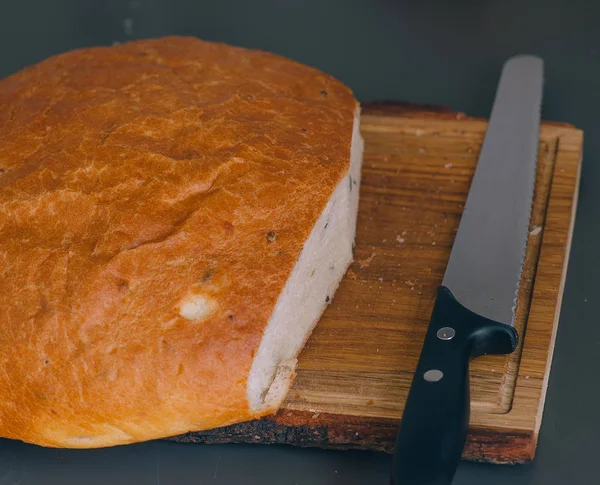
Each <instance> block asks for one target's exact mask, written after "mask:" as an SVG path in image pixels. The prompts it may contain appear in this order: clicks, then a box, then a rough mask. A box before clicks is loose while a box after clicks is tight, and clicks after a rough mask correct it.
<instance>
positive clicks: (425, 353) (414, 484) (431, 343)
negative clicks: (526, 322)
mask: <svg viewBox="0 0 600 485" xmlns="http://www.w3.org/2000/svg"><path fill="white" fill-rule="evenodd" d="M516 346H517V332H516V331H515V329H514V328H513V327H510V326H508V325H504V324H502V323H498V322H496V321H494V320H489V319H487V318H484V317H481V316H479V315H477V314H475V313H473V312H472V311H470V310H468V309H467V308H465V307H464V306H463V305H461V304H460V303H459V302H458V301H457V300H456V299H455V298H454V296H453V295H452V293H451V292H450V290H449V289H448V288H446V287H443V286H442V287H441V288H440V289H439V290H438V294H437V298H436V301H435V306H434V309H433V314H432V316H431V321H430V323H429V329H428V330H427V335H426V336H425V342H424V344H423V349H422V351H421V356H420V358H419V363H418V365H417V370H416V372H415V375H414V377H413V381H412V384H411V388H410V391H409V394H408V398H407V400H406V406H405V408H404V414H403V416H402V421H401V423H400V429H399V431H398V437H397V439H396V447H395V455H394V460H393V468H392V481H391V483H392V484H393V485H447V484H449V483H451V482H452V479H453V477H454V473H455V472H456V468H457V466H458V463H459V461H460V457H461V455H462V452H463V449H464V445H465V440H466V437H467V431H468V428H469V415H470V410H469V408H470V399H469V398H470V393H469V361H470V360H471V359H474V358H476V357H479V356H481V355H484V354H509V353H511V352H512V351H513V350H514V349H515V348H516ZM441 374H443V375H441Z"/></svg>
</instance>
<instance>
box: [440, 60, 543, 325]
mask: <svg viewBox="0 0 600 485" xmlns="http://www.w3.org/2000/svg"><path fill="white" fill-rule="evenodd" d="M542 85H543V62H542V60H541V59H539V58H537V57H532V56H519V57H514V58H512V59H509V60H508V61H507V62H506V64H505V65H504V68H503V70H502V75H501V78H500V82H499V85H498V91H497V92H496V99H495V101H494V106H493V108H492V114H491V117H490V122H489V125H488V129H487V133H486V135H485V139H484V142H483V146H482V149H481V154H480V155H479V160H478V162H477V168H476V170H475V174H474V176H473V180H472V182H471V188H470V190H469V195H468V197H467V202H466V204H465V208H464V212H463V215H462V218H461V221H460V225H459V228H458V233H457V234H456V239H455V241H454V246H453V247H452V252H451V255H450V260H449V262H448V267H447V268H446V274H445V276H444V281H443V284H444V286H446V287H448V288H449V289H450V291H451V292H452V293H453V294H454V296H455V297H456V298H457V300H458V301H459V302H460V303H462V304H463V305H464V306H465V307H467V308H468V309H469V310H471V311H473V312H475V313H477V314H479V315H481V316H484V317H487V318H491V319H492V320H496V321H498V322H501V323H506V324H510V325H512V324H513V320H514V311H515V306H516V301H517V292H518V288H519V283H520V280H521V271H522V267H523V260H524V258H525V250H526V246H527V237H528V233H529V221H530V215H531V204H532V200H533V191H534V185H535V173H536V165H537V148H538V140H539V125H540V106H541V102H542Z"/></svg>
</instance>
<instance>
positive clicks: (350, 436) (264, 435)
mask: <svg viewBox="0 0 600 485" xmlns="http://www.w3.org/2000/svg"><path fill="white" fill-rule="evenodd" d="M307 423H310V424H307ZM397 429H398V421H396V420H393V419H385V420H382V419H376V418H364V417H353V416H342V415H332V414H325V413H307V412H298V411H294V412H290V411H280V412H279V413H278V414H277V415H275V416H271V417H268V418H264V419H261V420H258V421H250V422H246V423H239V424H234V425H232V426H228V427H226V428H217V429H213V430H209V431H204V432H200V433H188V434H185V435H181V436H176V437H174V438H171V439H172V440H173V441H177V442H180V443H201V444H225V443H246V444H248V443H252V444H279V445H293V446H298V447H302V448H310V447H315V448H325V449H336V450H348V449H363V450H364V449H365V448H368V449H369V450H373V451H383V452H386V453H392V452H393V451H394V441H395V439H396V432H397ZM534 453H535V436H534V434H533V433H532V432H527V431H522V430H503V431H502V433H499V432H495V431H490V430H488V429H484V428H479V427H475V428H471V429H470V430H469V438H468V439H467V445H466V447H465V450H464V453H463V459H465V460H469V461H478V462H486V463H497V464H516V463H525V462H527V461H529V460H531V459H532V458H533V455H534Z"/></svg>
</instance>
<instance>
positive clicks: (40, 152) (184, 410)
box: [0, 37, 356, 447]
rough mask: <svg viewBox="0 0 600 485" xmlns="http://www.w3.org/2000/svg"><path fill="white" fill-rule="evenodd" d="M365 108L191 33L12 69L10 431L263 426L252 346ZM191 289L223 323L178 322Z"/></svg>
mask: <svg viewBox="0 0 600 485" xmlns="http://www.w3.org/2000/svg"><path fill="white" fill-rule="evenodd" d="M355 109H356V101H355V99H354V97H353V95H352V93H351V92H350V90H349V89H348V88H346V87H345V86H344V85H342V84H341V83H340V82H338V81H336V80H335V79H333V78H331V77H330V76H327V75H325V74H323V73H321V72H319V71H317V70H315V69H312V68H309V67H306V66H303V65H301V64H298V63H295V62H292V61H290V60H287V59H284V58H281V57H278V56H275V55H272V54H267V53H264V52H258V51H251V50H245V49H239V48H233V47H230V46H226V45H223V44H213V43H208V42H203V41H200V40H197V39H193V38H179V37H170V38H164V39H156V40H144V41H137V42H132V43H129V44H124V45H122V46H118V47H112V48H93V49H84V50H79V51H74V52H70V53H66V54H63V55H60V56H56V57H53V58H50V59H48V60H46V61H44V62H41V63H40V64H37V65H35V66H32V67H29V68H27V69H25V70H23V71H21V72H19V73H17V74H15V75H13V76H10V77H8V78H6V79H4V80H2V81H0V170H1V173H0V307H1V308H2V312H0V369H1V370H2V372H0V389H2V393H1V395H0V435H1V436H4V437H9V438H17V439H21V440H24V441H28V442H33V443H38V444H42V445H47V446H71V447H89V446H106V445H114V444H118V443H127V442H134V441H141V440H146V439H153V438H158V437H164V436H169V435H175V434H179V433H182V432H186V431H189V430H200V429H207V428H212V427H216V426H223V425H226V424H229V423H233V422H238V421H241V420H245V419H249V418H251V417H252V416H251V415H250V413H249V411H248V403H247V397H246V378H247V375H248V371H249V369H250V366H251V363H252V357H253V354H254V352H255V349H256V348H257V345H258V343H259V341H260V338H261V335H262V330H263V328H264V326H265V324H266V322H267V319H268V318H269V315H270V314H271V311H272V309H273V306H274V304H275V302H276V300H277V298H278V296H279V293H280V292H281V290H282V288H283V286H284V284H285V281H286V280H287V278H288V276H289V274H290V272H291V270H292V268H293V266H294V264H295V262H296V259H297V257H298V255H299V252H300V250H301V247H302V244H303V242H304V241H305V239H306V238H307V237H308V234H309V232H310V230H311V228H312V226H313V224H314V223H315V221H316V219H317V218H318V216H319V213H320V212H321V210H322V209H323V207H324V205H325V204H326V202H327V199H328V198H329V197H330V196H331V193H332V192H333V189H334V188H335V186H336V184H337V183H338V181H339V180H340V179H341V177H342V176H343V175H344V174H345V173H346V172H347V170H348V166H349V159H350V141H351V136H352V123H353V117H354V111H355ZM270 233H273V234H274V235H275V237H273V234H270ZM193 295H200V296H201V297H202V298H204V299H205V300H206V299H207V300H206V301H208V302H209V303H210V305H209V307H210V308H209V311H208V314H209V316H208V317H207V318H204V319H200V320H197V321H194V320H189V319H187V318H184V317H182V316H181V315H180V309H181V306H182V303H184V302H185V301H188V300H189V298H190V297H191V296H193ZM186 299H188V300H186Z"/></svg>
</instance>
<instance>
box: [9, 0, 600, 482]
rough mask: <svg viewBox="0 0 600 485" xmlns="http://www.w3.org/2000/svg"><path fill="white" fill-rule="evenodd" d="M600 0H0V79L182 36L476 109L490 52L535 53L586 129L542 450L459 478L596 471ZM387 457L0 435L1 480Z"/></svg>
mask: <svg viewBox="0 0 600 485" xmlns="http://www.w3.org/2000/svg"><path fill="white" fill-rule="evenodd" d="M524 4H527V6H524ZM536 4H537V5H536ZM599 12H600V4H599V3H597V2H594V1H593V0H590V1H588V2H586V1H581V0H570V1H566V0H545V1H544V2H538V1H529V2H523V1H521V0H493V1H490V0H460V1H459V0H456V1H454V2H443V1H433V0H421V1H412V2H409V1H400V0H361V1H356V0H316V1H315V0H310V1H308V0H307V1H304V2H302V1H300V0H279V1H273V2H268V1H263V0H254V1H247V0H221V1H214V2H203V1H201V0H133V1H121V0H106V1H102V0H54V1H48V0H0V76H4V75H7V74H9V73H11V72H14V71H17V70H18V69H20V68H22V67H24V66H25V65H28V64H31V63H34V62H36V61H39V60H41V59H43V58H45V57H47V56H49V55H51V54H55V53H59V52H62V51H65V50H68V49H72V48H75V47H82V46H91V45H110V44H111V43H113V42H114V41H121V42H122V41H125V40H128V39H133V38H143V37H156V36H162V35H167V34H187V35H195V36H198V37H201V38H204V39H207V40H218V41H224V42H228V43H231V44H236V45H243V46H247V47H256V48H262V49H266V50H270V51H273V52H276V53H279V54H283V55H286V56H289V57H291V58H294V59H296V60H298V61H301V62H305V63H307V64H311V65H314V66H316V67H319V68H321V69H323V70H325V71H327V72H329V73H331V74H333V75H335V76H336V77H338V78H339V79H341V80H342V81H344V82H345V83H347V84H348V85H350V86H351V87H352V88H353V89H354V91H355V93H356V95H357V97H358V99H359V100H360V101H362V102H368V101H372V100H382V99H387V100H404V101H411V102H416V103H432V104H439V105H445V106H448V107H450V108H453V109H455V110H461V111H465V112H467V113H468V114H471V115H476V116H487V115H488V113H489V109H490V106H491V103H492V100H493V96H494V91H495V88H496V82H497V78H498V75H499V71H500V68H501V65H502V62H503V61H504V60H505V59H506V58H507V57H508V56H510V55H513V54H519V53H532V54H537V55H540V56H542V57H543V58H544V59H545V61H546V86H545V93H544V107H543V116H544V118H545V119H552V120H558V121H567V122H571V123H573V124H575V125H576V126H578V127H579V128H582V129H584V130H585V131H586V142H585V152H584V165H583V178H582V183H581V194H580V203H579V210H578V214H577V224H576V229H575V238H574V241H573V247H572V251H571V261H570V265H569V272H568V277H567V285H566V290H565V294H564V303H563V310H562V315H561V319H560V327H559V332H558V339H557V344H556V351H555V355H554V363H553V366H552V373H551V376H550V385H549V391H548V398H547V402H546V410H545V414H544V421H543V425H542V430H541V434H540V442H539V447H538V453H537V456H536V459H535V460H534V462H533V463H531V464H528V465H518V466H491V465H478V464H472V463H463V464H461V466H460V468H459V470H458V473H457V476H456V479H455V483H456V484H459V485H460V484H465V485H467V484H470V485H475V484H477V485H480V484H482V483H486V485H494V484H503V485H506V484H507V483H510V484H511V485H521V484H534V485H554V484H561V485H562V484H565V483H569V484H573V485H584V484H597V483H600V472H599V471H598V459H597V450H598V449H599V448H600V413H599V410H600V390H599V388H598V386H597V385H596V382H598V379H599V377H598V376H599V375H600V372H599V371H600V357H599V353H600V352H599V351H600V325H599V324H598V323H599V322H598V311H599V306H600V301H599V300H596V299H595V296H596V294H597V292H598V290H599V289H600V283H599V282H598V281H599V280H598V279H597V274H598V267H599V263H598V262H597V261H596V260H595V259H594V258H595V253H596V248H597V247H598V240H599V224H598V214H600V189H599V188H600V166H599V165H598V163H597V159H598V157H599V156H600V140H599V137H598V136H597V135H596V129H597V127H598V124H599V123H598V119H597V118H598V113H599V111H600V110H598V106H599V101H600V57H599V54H600V28H599V27H600V24H599V22H598V13H599ZM389 465H390V457H389V456H387V455H384V454H378V453H367V452H331V451H321V450H303V449H295V448H292V447H274V446H269V447H266V446H238V445H228V446H199V445H181V444H175V443H168V442H153V443H144V444H140V445H132V446H125V447H118V448H112V449H104V450H86V451H76V450H52V449H43V448H38V447H35V446H29V445H25V444H22V443H17V442H10V441H6V440H4V441H2V440H0V485H4V484H21V485H31V484H36V485H44V484H61V485H68V484H80V483H89V484H112V485H120V484H127V485H129V484H130V483H135V484H138V483H150V484H157V485H158V484H160V485H167V484H181V485H186V484H204V483H209V484H215V485H233V484H236V485H237V484H269V485H305V484H310V485H325V484H344V485H353V484H379V483H380V484H387V477H388V470H389Z"/></svg>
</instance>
